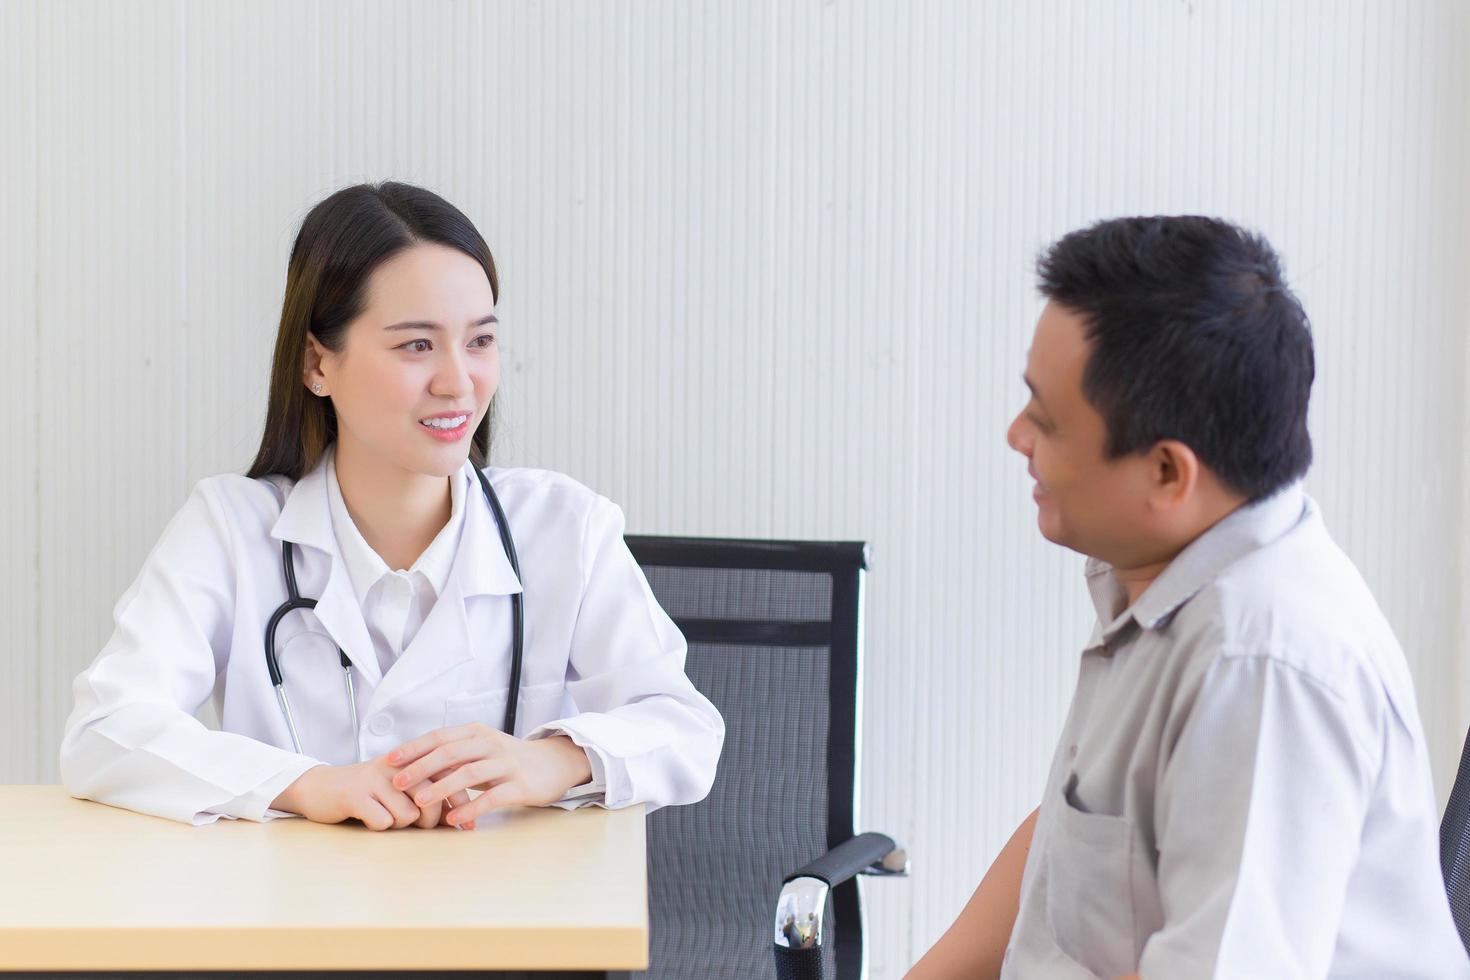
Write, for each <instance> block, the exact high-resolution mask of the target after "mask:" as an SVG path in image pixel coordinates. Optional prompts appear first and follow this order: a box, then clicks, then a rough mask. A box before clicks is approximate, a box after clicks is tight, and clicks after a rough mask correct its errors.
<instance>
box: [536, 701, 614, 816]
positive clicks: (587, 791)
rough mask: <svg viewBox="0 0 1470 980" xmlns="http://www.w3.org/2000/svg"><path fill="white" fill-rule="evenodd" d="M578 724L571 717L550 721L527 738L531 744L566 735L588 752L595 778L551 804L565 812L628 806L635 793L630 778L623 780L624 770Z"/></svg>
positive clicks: (576, 720) (588, 761) (575, 719)
mask: <svg viewBox="0 0 1470 980" xmlns="http://www.w3.org/2000/svg"><path fill="white" fill-rule="evenodd" d="M578 721H579V719H577V718H567V719H564V720H562V721H552V722H547V723H546V724H544V725H542V726H541V727H539V728H537V729H536V730H534V731H533V732H531V733H530V734H529V735H527V736H526V740H527V741H532V740H535V739H538V738H550V737H551V736H553V735H565V736H566V737H567V738H569V739H571V740H572V742H573V744H575V745H576V746H577V747H578V748H580V749H581V750H582V751H583V752H585V753H587V764H588V766H589V767H590V768H591V770H592V778H591V779H590V780H588V781H587V782H585V783H583V784H582V785H580V786H573V787H572V788H571V789H569V790H567V791H566V793H565V794H564V795H563V796H562V798H561V799H559V800H557V801H556V802H554V803H552V804H550V805H551V806H555V807H561V808H562V809H564V810H576V809H578V808H580V807H584V806H601V807H606V808H607V809H610V810H612V809H616V808H618V807H620V806H627V805H628V803H629V801H631V800H632V798H633V794H632V791H631V788H630V787H629V786H628V780H627V776H626V775H621V778H620V774H623V773H624V767H623V766H622V765H621V764H620V763H619V762H618V760H617V759H615V758H613V757H612V756H611V755H610V754H608V752H607V751H605V750H604V749H603V748H602V747H601V746H599V745H598V744H597V743H596V741H594V739H593V736H592V734H591V733H589V732H587V731H585V730H584V729H583V726H579V725H578Z"/></svg>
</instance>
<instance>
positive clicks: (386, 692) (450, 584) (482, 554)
mask: <svg viewBox="0 0 1470 980" xmlns="http://www.w3.org/2000/svg"><path fill="white" fill-rule="evenodd" d="M461 475H462V476H463V478H465V479H468V480H470V481H472V483H471V486H472V487H473V489H472V490H470V491H469V493H468V496H467V499H466V500H465V508H464V511H465V512H464V530H463V532H462V537H461V538H460V542H459V547H458V548H457V549H456V550H455V555H454V562H453V564H452V565H451V570H450V574H449V580H448V581H447V582H446V583H445V586H444V591H443V592H442V593H441V594H440V595H439V597H438V598H437V599H436V600H435V602H434V608H433V609H432V610H430V612H429V615H428V617H427V618H426V619H425V620H424V624H423V625H422V626H421V627H419V632H418V634H417V635H416V636H415V637H414V640H413V642H412V643H411V644H409V647H408V649H407V650H405V651H404V652H403V655H402V656H401V657H399V659H398V661H397V663H395V664H394V665H393V667H392V668H391V669H390V670H389V671H388V673H387V674H386V675H384V674H383V673H382V670H381V668H380V667H379V665H378V658H377V655H376V653H375V652H374V650H373V643H372V638H371V637H370V636H369V635H368V631H367V624H366V623H365V622H364V620H363V616H362V606H361V605H360V604H359V603H358V601H357V595H356V593H355V591H354V590H353V588H352V582H351V581H350V580H349V577H348V574H347V566H346V563H345V562H344V561H343V558H342V555H341V553H340V551H339V549H338V547H337V541H336V537H335V535H334V534H333V533H332V518H331V512H330V510H329V507H330V504H329V501H328V496H327V494H328V489H327V468H326V458H325V457H323V459H322V461H321V462H320V463H318V464H317V466H316V467H315V468H314V469H312V470H311V472H309V473H307V474H306V475H305V476H303V477H302V478H301V479H300V480H299V481H297V483H296V484H295V486H293V487H291V488H290V490H289V491H288V492H287V496H286V502H285V505H284V506H283V507H282V508H281V516H280V517H279V518H278V519H277V520H276V523H275V525H274V526H273V527H272V528H271V537H273V538H275V539H277V540H279V541H291V542H294V543H296V544H299V545H303V546H306V547H310V548H314V549H316V550H317V551H319V552H321V553H322V555H323V557H326V558H328V559H329V560H330V561H331V571H330V573H329V575H328V578H327V584H326V586H325V588H324V589H323V590H322V594H321V596H320V597H318V599H317V606H316V608H315V609H314V610H313V612H314V613H315V614H316V618H317V620H318V621H320V622H321V624H322V626H323V627H325V628H326V630H327V632H328V633H330V634H331V636H332V638H333V639H334V640H336V641H337V645H338V646H340V647H341V648H342V650H343V651H344V652H345V653H346V654H347V656H348V658H349V659H350V660H351V661H352V663H353V666H355V667H357V669H358V670H359V671H360V672H361V673H362V675H363V677H364V679H365V680H366V681H367V682H368V683H369V684H370V685H373V686H374V688H375V689H374V691H373V694H372V698H371V705H372V707H371V708H370V710H377V709H378V708H379V707H381V706H382V705H384V704H386V703H387V702H389V701H391V700H392V699H394V698H396V697H398V696H400V695H402V694H405V693H407V692H408V691H410V690H412V689H413V688H415V687H417V686H418V685H419V684H421V683H423V682H425V681H427V680H429V679H430V678H432V677H435V676H437V675H439V674H441V673H443V672H444V671H446V670H449V669H450V668H452V667H455V666H457V665H459V664H461V663H463V662H465V661H466V660H469V659H471V658H472V657H474V656H475V644H472V643H471V638H470V635H469V622H468V619H467V618H466V616H465V608H464V606H465V600H466V599H468V598H470V597H471V596H479V595H510V594H512V593H515V592H520V591H521V583H520V580H519V579H518V578H517V577H516V574H515V571H514V570H513V569H512V568H511V566H510V560H509V558H507V556H506V554H505V549H504V548H503V547H501V542H500V530H499V527H498V526H497V524H496V522H495V515H494V514H492V513H491V511H490V505H489V502H488V501H486V499H485V495H484V493H483V492H481V490H480V483H479V480H478V479H477V478H476V477H475V474H474V466H473V464H472V463H470V462H468V461H466V463H465V468H464V470H463V471H462V473H461ZM303 566H304V562H303V561H302V559H301V556H300V552H299V551H298V557H297V581H298V582H301V583H302V585H301V588H302V595H303V596H306V597H307V598H310V597H311V596H310V593H309V592H308V591H307V586H306V585H305V582H306V581H308V580H307V579H306V578H305V576H304V575H303V574H302V569H303ZM480 641H481V642H480V644H479V645H480V646H485V645H486V643H487V642H488V638H480ZM481 652H482V653H488V652H489V651H488V650H485V651H481ZM494 653H495V654H496V655H498V654H500V653H501V650H500V648H499V647H498V646H497V647H496V649H495V651H494Z"/></svg>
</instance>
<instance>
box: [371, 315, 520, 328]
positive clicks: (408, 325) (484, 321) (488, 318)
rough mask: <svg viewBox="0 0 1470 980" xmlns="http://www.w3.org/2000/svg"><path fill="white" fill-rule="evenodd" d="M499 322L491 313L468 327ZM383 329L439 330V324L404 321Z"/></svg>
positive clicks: (498, 318) (423, 321) (429, 321)
mask: <svg viewBox="0 0 1470 980" xmlns="http://www.w3.org/2000/svg"><path fill="white" fill-rule="evenodd" d="M499 322H500V317H498V316H496V315H495V314H494V313H491V314H490V315H489V316H482V317H480V319H478V320H476V321H475V322H474V323H471V324H470V326H472V327H483V326H486V325H487V324H491V323H499ZM383 329H384V330H438V329H440V327H439V324H437V323H434V322H433V321H431V320H405V321H403V322H402V323H394V324H391V325H389V326H386V327H384V328H383Z"/></svg>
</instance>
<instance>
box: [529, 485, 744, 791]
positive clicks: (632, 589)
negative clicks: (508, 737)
mask: <svg viewBox="0 0 1470 980" xmlns="http://www.w3.org/2000/svg"><path fill="white" fill-rule="evenodd" d="M584 541H585V554H586V556H587V557H586V563H585V573H584V574H585V584H584V586H583V594H582V600H581V605H580V608H579V609H578V613H577V622H576V626H575V627H574V628H573V631H572V642H571V651H570V658H569V661H568V667H567V671H568V675H567V691H568V692H569V693H570V695H571V698H572V701H573V702H574V703H575V704H576V706H577V710H578V712H579V713H578V714H576V715H574V716H572V717H569V718H563V719H559V720H556V721H553V722H549V723H548V724H545V725H542V726H541V727H540V728H538V729H536V730H535V731H533V732H531V733H529V734H528V735H527V737H528V738H541V737H545V736H546V735H550V734H565V735H567V736H568V737H569V738H571V740H572V741H573V742H575V743H576V744H577V745H579V746H581V747H582V748H583V749H584V750H586V751H587V755H588V759H589V761H590V762H591V764H592V772H593V782H592V783H591V784H589V786H592V787H595V786H596V784H597V783H598V782H599V781H600V782H601V783H602V787H601V791H600V792H601V796H600V798H599V797H598V795H597V790H596V789H595V788H594V789H593V790H592V791H591V793H590V795H586V794H583V795H581V796H580V798H579V799H576V800H571V799H568V800H564V801H563V802H564V803H572V804H573V805H578V804H585V803H589V802H591V803H598V804H600V805H602V806H606V807H609V808H617V807H624V806H629V805H632V804H634V803H646V804H648V806H649V808H650V809H653V808H656V807H660V806H667V805H670V804H677V803H694V802H697V801H698V800H701V799H703V798H704V797H705V796H706V795H707V794H708V793H709V790H710V787H711V786H712V785H713V783H714V778H715V764H716V762H717V761H718V760H719V756H720V749H721V747H722V745H723V744H724V738H725V724H724V720H723V719H722V718H721V717H720V714H719V712H718V711H717V710H715V707H714V705H713V704H711V703H710V702H709V700H708V699H707V698H705V697H704V695H702V694H700V693H699V691H698V690H697V689H696V688H695V687H694V685H693V684H692V683H690V681H689V678H688V677H687V676H686V675H685V673H684V657H685V654H686V652H687V647H686V645H685V643H684V637H683V636H682V635H681V634H680V632H679V630H678V628H677V627H676V626H674V623H673V621H672V620H670V619H669V617H668V615H667V614H666V613H665V612H664V611H663V609H662V608H661V607H660V606H659V604H658V600H657V599H655V598H654V596H653V592H652V590H650V589H649V587H648V583H647V581H646V580H645V579H644V577H643V572H642V570H641V569H640V568H639V567H638V563H637V561H635V560H634V558H633V555H632V553H631V552H629V550H628V546H627V544H625V543H624V541H623V513H622V511H621V510H619V509H618V507H616V506H615V505H614V504H612V503H611V502H610V501H607V500H605V499H602V498H598V500H597V502H596V504H595V505H594V507H593V508H592V510H591V512H590V513H589V514H588V517H587V529H586V532H585V533H584ZM599 770H600V772H599ZM583 790H584V787H578V788H577V790H576V791H577V792H579V793H581V792H582V791H583ZM569 796H570V794H569Z"/></svg>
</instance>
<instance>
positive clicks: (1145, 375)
mask: <svg viewBox="0 0 1470 980" xmlns="http://www.w3.org/2000/svg"><path fill="white" fill-rule="evenodd" d="M1037 272H1038V275H1039V278H1040V280H1041V292H1042V294H1043V295H1044V296H1046V297H1047V299H1050V300H1052V301H1053V302H1055V303H1057V304H1059V305H1061V306H1063V307H1065V308H1066V309H1068V310H1070V311H1072V312H1073V313H1076V314H1078V315H1079V316H1081V317H1082V318H1083V320H1084V322H1085V323H1086V325H1087V326H1086V329H1087V337H1088V340H1089V341H1090V343H1091V346H1092V350H1091V353H1090V356H1089V360H1088V362H1087V367H1086V369H1085V370H1084V372H1083V376H1082V393H1083V395H1084V396H1085V397H1086V398H1087V400H1088V401H1089V402H1091V404H1092V405H1093V407H1094V408H1096V409H1097V410H1098V412H1099V413H1100V414H1101V415H1102V417H1103V421H1104V422H1105V423H1106V425H1107V431H1108V445H1107V449H1106V452H1107V454H1108V456H1109V458H1114V459H1116V458H1118V457H1120V456H1123V455H1126V454H1128V453H1133V452H1143V451H1147V450H1148V449H1150V448H1152V447H1153V446H1154V445H1155V444H1157V443H1158V442H1159V441H1160V440H1163V439H1177V440H1178V441H1180V442H1182V443H1184V444H1185V445H1187V446H1188V447H1189V448H1190V449H1192V450H1193V451H1194V452H1195V454H1196V455H1197V456H1199V458H1200V461H1201V462H1203V463H1204V464H1205V465H1206V466H1208V467H1209V468H1210V469H1211V470H1212V471H1213V472H1214V473H1215V474H1216V475H1217V476H1219V478H1220V479H1221V481H1223V482H1224V483H1225V485H1226V486H1227V487H1229V488H1230V489H1232V490H1234V491H1235V492H1237V493H1239V494H1242V495H1244V496H1245V497H1246V499H1248V500H1259V499H1261V498H1264V497H1268V496H1270V495H1271V494H1273V493H1275V492H1276V491H1277V490H1280V489H1281V488H1282V487H1284V486H1286V485H1288V484H1290V483H1292V482H1294V481H1296V480H1298V479H1300V478H1301V477H1302V475H1303V474H1305V473H1306V472H1307V468H1308V467H1309V466H1310V465H1311V463H1312V439H1311V436H1310V435H1309V434H1308V433H1307V400H1308V397H1309V396H1310V394H1311V390H1312V379H1313V377H1314V375H1315V371H1316V368H1315V364H1314V359H1313V353H1312V334H1311V327H1310V324H1309V323H1308V322H1307V315H1306V312H1305V311H1304V310H1303V309H1302V306H1301V303H1299V302H1298V301H1297V298H1296V297H1295V296H1294V295H1293V294H1292V292H1291V290H1290V289H1288V288H1287V286H1286V282H1285V280H1284V279H1283V278H1282V274H1281V263H1280V260H1279V259H1278V258H1277V256H1276V253H1275V251H1273V250H1272V248H1271V245H1270V243H1268V242H1267V241H1266V239H1265V238H1263V237H1262V236H1260V235H1258V234H1254V233H1251V232H1249V231H1245V230H1244V229H1241V228H1238V227H1236V226H1235V225H1232V224H1230V223H1229V222H1226V221H1221V220H1219V219H1217V218H1205V217H1193V216H1188V217H1153V218H1117V219H1114V220H1111V221H1103V222H1099V223H1098V224H1095V225H1093V226H1092V227H1090V228H1085V229H1083V230H1081V231H1075V232H1072V233H1071V234H1070V235H1067V236H1066V237H1065V238H1063V239H1061V240H1060V241H1058V242H1057V243H1056V244H1054V245H1052V246H1051V248H1049V249H1047V250H1046V252H1045V253H1044V254H1043V255H1042V256H1041V259H1040V261H1039V262H1038V263H1037Z"/></svg>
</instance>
